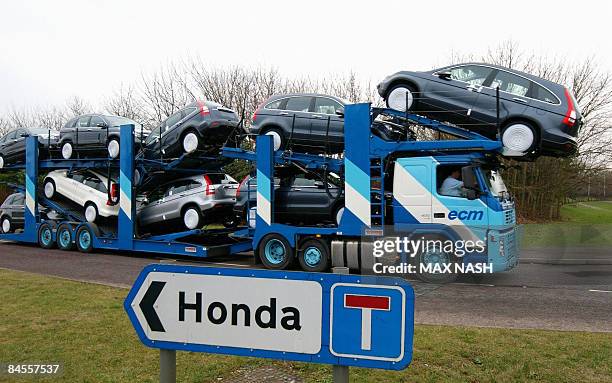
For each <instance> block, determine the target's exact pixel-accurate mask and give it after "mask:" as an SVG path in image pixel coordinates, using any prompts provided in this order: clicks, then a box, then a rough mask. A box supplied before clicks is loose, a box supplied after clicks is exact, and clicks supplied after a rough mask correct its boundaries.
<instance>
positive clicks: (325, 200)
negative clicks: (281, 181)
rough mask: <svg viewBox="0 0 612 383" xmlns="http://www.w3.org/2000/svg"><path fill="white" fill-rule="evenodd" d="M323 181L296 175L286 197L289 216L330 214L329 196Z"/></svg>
mask: <svg viewBox="0 0 612 383" xmlns="http://www.w3.org/2000/svg"><path fill="white" fill-rule="evenodd" d="M320 183H321V182H317V180H316V179H312V178H307V177H306V176H305V175H304V174H298V175H296V176H295V177H294V178H293V180H292V183H291V187H290V188H289V191H288V195H287V199H286V213H287V215H288V216H289V217H296V218H298V217H300V216H302V217H304V216H307V217H308V216H313V215H316V216H328V215H330V208H331V207H330V206H329V201H330V199H329V196H328V195H327V193H326V191H325V187H323V186H318V184H320Z"/></svg>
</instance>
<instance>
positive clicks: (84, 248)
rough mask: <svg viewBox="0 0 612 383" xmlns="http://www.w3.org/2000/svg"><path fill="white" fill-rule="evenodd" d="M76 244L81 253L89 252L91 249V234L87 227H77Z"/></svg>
mask: <svg viewBox="0 0 612 383" xmlns="http://www.w3.org/2000/svg"><path fill="white" fill-rule="evenodd" d="M76 245H77V249H79V251H80V252H81V253H91V252H92V251H93V235H92V234H91V230H89V227H87V226H81V227H79V230H77V233H76Z"/></svg>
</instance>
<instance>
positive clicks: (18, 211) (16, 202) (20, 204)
mask: <svg viewBox="0 0 612 383" xmlns="http://www.w3.org/2000/svg"><path fill="white" fill-rule="evenodd" d="M11 205H12V206H11V209H12V211H13V221H15V222H16V223H23V220H24V213H25V212H24V209H25V196H24V195H23V194H17V195H16V196H15V197H14V198H13V201H12V202H11Z"/></svg>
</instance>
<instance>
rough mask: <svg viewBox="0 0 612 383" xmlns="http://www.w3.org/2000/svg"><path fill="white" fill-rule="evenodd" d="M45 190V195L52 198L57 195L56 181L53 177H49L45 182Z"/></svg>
mask: <svg viewBox="0 0 612 383" xmlns="http://www.w3.org/2000/svg"><path fill="white" fill-rule="evenodd" d="M43 191H44V193H45V197H47V198H48V199H51V198H53V197H54V196H55V191H56V190H55V181H53V180H52V179H51V178H47V179H46V180H45V183H44V184H43Z"/></svg>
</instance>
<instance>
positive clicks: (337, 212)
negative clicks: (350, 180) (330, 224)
mask: <svg viewBox="0 0 612 383" xmlns="http://www.w3.org/2000/svg"><path fill="white" fill-rule="evenodd" d="M343 214H344V206H338V207H337V208H336V210H334V217H333V218H334V222H335V223H336V226H340V221H341V220H342V215H343Z"/></svg>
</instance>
